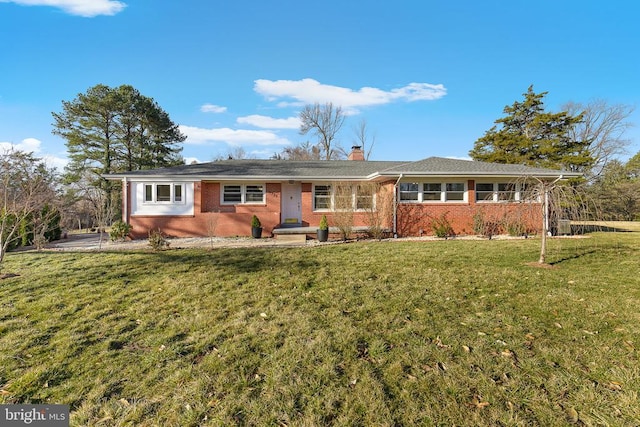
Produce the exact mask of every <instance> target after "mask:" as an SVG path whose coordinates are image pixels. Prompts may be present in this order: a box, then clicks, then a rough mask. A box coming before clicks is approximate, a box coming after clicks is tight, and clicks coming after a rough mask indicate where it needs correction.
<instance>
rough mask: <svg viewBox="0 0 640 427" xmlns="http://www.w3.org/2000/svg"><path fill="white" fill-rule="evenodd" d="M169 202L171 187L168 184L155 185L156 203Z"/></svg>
mask: <svg viewBox="0 0 640 427" xmlns="http://www.w3.org/2000/svg"><path fill="white" fill-rule="evenodd" d="M170 201H171V185H170V184H158V185H156V202H170Z"/></svg>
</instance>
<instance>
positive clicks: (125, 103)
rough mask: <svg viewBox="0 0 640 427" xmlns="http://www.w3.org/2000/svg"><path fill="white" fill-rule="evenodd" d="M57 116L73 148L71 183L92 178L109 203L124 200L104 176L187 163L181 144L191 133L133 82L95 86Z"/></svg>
mask: <svg viewBox="0 0 640 427" xmlns="http://www.w3.org/2000/svg"><path fill="white" fill-rule="evenodd" d="M53 118H54V124H53V126H54V129H53V133H54V134H56V135H60V136H61V137H63V138H64V139H65V140H66V145H67V150H68V152H69V159H70V162H69V164H68V165H67V167H66V168H65V172H66V173H65V181H66V182H67V183H69V184H72V183H78V182H80V181H82V180H85V179H86V177H87V176H89V177H90V181H91V183H92V184H93V185H94V186H96V187H97V188H99V189H101V190H103V191H104V192H105V193H106V195H107V197H106V199H105V200H107V203H112V202H113V203H117V200H119V197H118V194H117V192H116V191H115V190H117V188H118V184H117V183H113V182H112V181H107V180H106V179H104V178H102V175H105V174H110V173H117V172H124V171H130V170H141V169H153V168H156V167H165V166H173V165H178V164H183V163H184V160H183V158H182V156H181V155H180V152H181V151H182V147H181V145H180V144H181V143H182V142H183V141H184V140H185V139H186V136H185V135H183V134H182V133H181V132H180V130H179V129H178V126H177V125H176V124H174V123H173V122H172V121H171V119H170V118H169V115H168V114H167V113H166V112H165V111H164V110H163V109H162V108H160V106H159V105H158V103H157V102H155V101H154V100H153V99H152V98H148V97H146V96H144V95H142V94H141V93H140V92H139V91H138V90H137V89H135V88H133V87H132V86H129V85H122V86H119V87H117V88H111V87H109V86H106V85H102V84H99V85H96V86H94V87H91V88H89V89H88V90H87V92H86V93H81V94H78V96H77V97H76V98H75V99H74V100H73V101H63V102H62V112H60V113H53ZM106 208H107V209H106V211H112V209H110V208H109V207H108V206H107V207H106Z"/></svg>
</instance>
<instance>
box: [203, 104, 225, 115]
mask: <svg viewBox="0 0 640 427" xmlns="http://www.w3.org/2000/svg"><path fill="white" fill-rule="evenodd" d="M200 111H202V112H203V113H216V114H219V113H224V112H225V111H227V107H221V106H219V105H214V104H204V105H203V106H202V107H200Z"/></svg>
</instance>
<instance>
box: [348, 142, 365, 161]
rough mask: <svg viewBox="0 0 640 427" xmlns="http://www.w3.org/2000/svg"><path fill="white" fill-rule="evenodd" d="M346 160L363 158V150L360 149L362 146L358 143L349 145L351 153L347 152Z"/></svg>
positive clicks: (360, 159)
mask: <svg viewBox="0 0 640 427" xmlns="http://www.w3.org/2000/svg"><path fill="white" fill-rule="evenodd" d="M347 160H359V161H362V160H364V151H362V147H361V146H359V145H354V146H353V147H351V153H349V157H347Z"/></svg>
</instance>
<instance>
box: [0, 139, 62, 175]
mask: <svg viewBox="0 0 640 427" xmlns="http://www.w3.org/2000/svg"><path fill="white" fill-rule="evenodd" d="M41 146H42V141H40V140H39V139H36V138H25V139H23V140H22V141H21V142H20V143H18V144H13V143H11V142H0V153H6V152H8V151H11V150H15V151H24V152H26V153H33V155H34V156H35V157H37V158H40V159H42V160H44V162H45V163H46V164H47V166H49V167H54V168H56V169H58V170H62V169H64V167H65V166H66V165H67V164H68V163H69V159H67V158H66V157H57V156H54V155H52V154H45V153H41V151H42V148H41Z"/></svg>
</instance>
